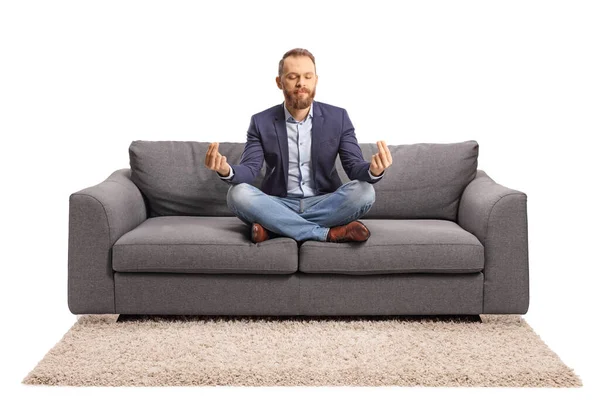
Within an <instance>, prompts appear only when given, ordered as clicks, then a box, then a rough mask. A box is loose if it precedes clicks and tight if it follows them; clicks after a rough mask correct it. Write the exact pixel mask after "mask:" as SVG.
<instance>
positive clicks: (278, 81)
mask: <svg viewBox="0 0 600 400" xmlns="http://www.w3.org/2000/svg"><path fill="white" fill-rule="evenodd" d="M275 83H276V84H277V87H278V88H279V89H281V88H282V87H281V82H280V80H279V77H278V76H276V77H275Z"/></svg>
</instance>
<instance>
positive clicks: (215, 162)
mask: <svg viewBox="0 0 600 400" xmlns="http://www.w3.org/2000/svg"><path fill="white" fill-rule="evenodd" d="M204 165H205V166H206V168H208V169H210V170H211V171H217V172H218V173H219V175H221V176H227V175H229V164H228V163H227V157H225V156H223V155H221V154H219V143H218V142H214V143H211V144H209V145H208V150H207V151H206V158H205V159H204Z"/></svg>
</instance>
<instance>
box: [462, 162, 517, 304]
mask: <svg viewBox="0 0 600 400" xmlns="http://www.w3.org/2000/svg"><path fill="white" fill-rule="evenodd" d="M457 222H458V224H459V225H460V226H461V227H462V228H463V229H465V230H467V231H469V232H470V233H472V234H473V235H475V236H476V237H477V239H479V241H480V242H481V243H482V244H483V247H484V255H485V265H484V271H483V274H484V285H483V313H484V314H525V313H527V310H528V308H529V250H528V248H529V245H528V233H527V195H526V194H525V193H523V192H520V191H518V190H514V189H509V188H507V187H505V186H502V185H500V184H498V183H496V182H495V181H494V180H492V179H491V178H490V177H489V176H488V175H487V174H486V173H485V172H484V171H482V170H477V175H476V176H475V179H473V180H472V181H471V182H469V184H468V185H467V187H466V188H465V190H464V192H463V194H462V196H461V199H460V204H459V207H458V220H457Z"/></svg>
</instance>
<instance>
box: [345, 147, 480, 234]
mask: <svg viewBox="0 0 600 400" xmlns="http://www.w3.org/2000/svg"><path fill="white" fill-rule="evenodd" d="M359 146H360V148H361V150H362V153H363V158H364V159H365V160H369V161H370V160H371V156H372V155H373V154H377V152H378V151H379V150H378V148H377V144H373V143H360V144H359ZM388 148H389V150H390V154H391V155H392V159H393V160H392V165H391V166H390V167H389V168H388V169H387V170H386V171H385V176H384V177H383V178H381V181H380V182H377V183H375V184H374V185H373V188H374V189H375V203H374V204H373V207H372V208H371V209H370V210H369V212H368V213H367V214H365V215H364V216H363V217H362V218H365V219H372V218H373V219H385V218H398V219H405V218H421V219H445V220H449V221H454V222H456V221H457V216H458V204H459V201H460V197H461V195H462V193H463V191H464V190H465V188H466V187H467V185H468V184H469V182H471V181H472V180H473V179H475V175H476V173H477V157H478V155H479V144H478V143H477V142H476V141H475V140H469V141H465V142H459V143H416V144H404V145H390V144H388ZM336 169H337V171H338V174H339V176H340V179H341V180H342V184H344V183H347V182H349V181H350V179H349V178H348V176H347V175H346V173H345V171H344V169H343V168H342V163H341V161H340V157H339V155H338V157H337V159H336Z"/></svg>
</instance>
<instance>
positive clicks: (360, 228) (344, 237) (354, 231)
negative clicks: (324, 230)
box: [327, 221, 371, 243]
mask: <svg viewBox="0 0 600 400" xmlns="http://www.w3.org/2000/svg"><path fill="white" fill-rule="evenodd" d="M370 237H371V232H370V231H369V228H367V227H366V226H365V224H363V223H362V222H358V221H352V222H350V223H349V224H346V225H342V226H333V227H331V228H329V233H328V234H327V241H328V242H334V243H342V242H364V241H366V240H367V239H368V238H370Z"/></svg>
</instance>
